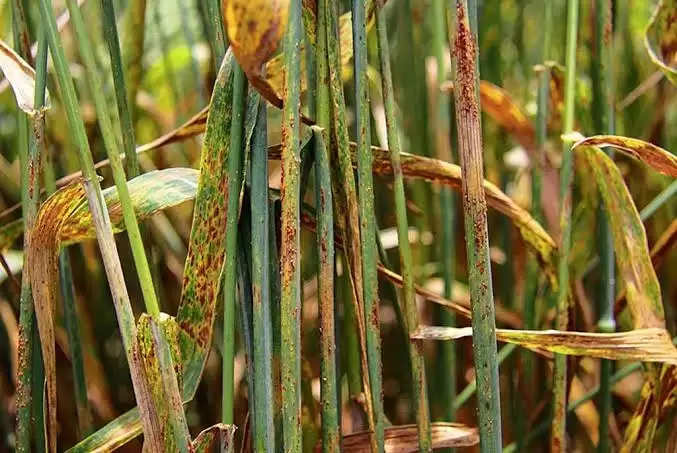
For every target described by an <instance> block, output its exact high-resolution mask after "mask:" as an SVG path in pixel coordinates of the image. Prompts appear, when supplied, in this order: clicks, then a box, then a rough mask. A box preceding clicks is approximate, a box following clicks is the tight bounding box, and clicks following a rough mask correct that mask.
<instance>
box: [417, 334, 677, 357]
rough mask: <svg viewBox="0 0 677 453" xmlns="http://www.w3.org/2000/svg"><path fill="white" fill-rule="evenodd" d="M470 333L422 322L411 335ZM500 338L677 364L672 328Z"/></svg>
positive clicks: (582, 352) (574, 352)
mask: <svg viewBox="0 0 677 453" xmlns="http://www.w3.org/2000/svg"><path fill="white" fill-rule="evenodd" d="M470 336H472V327H461V328H456V327H437V326H420V327H419V328H418V330H417V331H416V332H414V333H413V334H412V335H411V337H412V338H414V339H418V340H456V339H459V338H465V337H470ZM496 338H497V339H498V340H499V341H503V342H506V343H513V344H518V345H520V346H523V347H525V348H527V349H531V350H533V351H536V352H541V353H542V352H544V351H548V352H554V353H557V354H567V355H578V356H587V357H595V358H600V359H610V360H641V361H644V362H662V363H669V364H677V348H675V346H674V345H673V344H672V340H671V339H670V335H669V334H668V332H667V331H666V330H665V329H661V328H648V329H636V330H631V331H628V332H619V333H588V332H574V331H560V330H509V329H496Z"/></svg>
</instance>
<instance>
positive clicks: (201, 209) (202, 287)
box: [70, 50, 259, 452]
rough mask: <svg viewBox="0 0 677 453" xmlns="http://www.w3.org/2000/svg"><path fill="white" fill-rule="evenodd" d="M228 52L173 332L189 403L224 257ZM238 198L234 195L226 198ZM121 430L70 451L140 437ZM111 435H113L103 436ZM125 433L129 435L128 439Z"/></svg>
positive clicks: (132, 426) (251, 118) (132, 429)
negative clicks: (177, 330) (124, 438)
mask: <svg viewBox="0 0 677 453" xmlns="http://www.w3.org/2000/svg"><path fill="white" fill-rule="evenodd" d="M233 63H234V58H233V54H232V51H231V50H229V51H228V52H227V53H226V56H225V57H224V60H223V62H222V65H221V69H220V71H219V74H218V77H217V80H216V83H215V85H214V91H213V94H212V100H211V104H210V110H209V114H208V117H207V131H206V134H205V138H204V142H203V144H202V157H201V161H200V169H201V172H200V175H199V179H198V185H197V192H196V196H195V208H194V214H193V227H192V230H191V234H190V244H189V248H188V257H187V258H186V264H185V268H184V281H183V285H182V292H181V302H180V305H179V309H178V313H177V315H176V322H177V324H178V326H179V334H178V343H179V347H180V350H181V360H182V372H183V388H182V397H183V400H184V402H185V401H190V400H191V399H192V398H193V395H194V394H195V391H196V390H197V387H198V384H199V382H200V377H201V375H202V370H203V368H204V364H205V362H206V360H207V355H208V352H209V347H210V346H211V337H212V328H213V323H214V311H215V307H216V302H217V296H218V293H219V285H220V281H221V268H222V265H223V260H224V251H225V223H226V215H225V208H226V204H227V202H228V196H229V194H228V193H227V190H226V188H227V187H228V185H227V183H228V181H227V159H228V148H229V146H230V123H231V108H232V95H233V91H232V90H233V88H232V65H233ZM258 100H259V97H258V95H257V94H256V93H250V95H249V97H248V100H247V112H246V118H245V138H246V142H247V147H248V146H249V142H250V140H251V135H252V131H253V128H254V123H255V119H256V107H257V105H258ZM230 195H234V196H239V194H230ZM123 417H126V418H125V419H126V421H127V424H126V425H125V426H124V427H121V426H120V425H119V424H117V423H115V421H113V422H111V423H109V424H108V425H106V426H105V427H103V428H102V429H101V430H99V432H97V433H94V434H93V435H91V436H90V437H88V438H86V439H85V440H83V441H82V442H80V443H79V444H77V445H76V446H75V447H73V448H72V449H71V450H70V451H73V452H76V451H77V452H79V451H83V452H84V451H91V450H92V449H97V448H98V449H106V448H109V445H111V444H112V443H114V442H118V440H117V439H116V438H115V437H114V436H113V433H115V434H116V435H118V436H120V435H121V434H122V435H124V436H127V438H132V437H134V436H136V435H138V434H140V431H141V429H140V428H141V425H140V423H139V419H138V418H133V417H131V416H129V415H128V414H125V415H123ZM109 429H110V430H112V429H114V430H115V431H110V432H109V431H108V430H109ZM130 433H133V435H131V437H130Z"/></svg>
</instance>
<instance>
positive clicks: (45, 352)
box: [26, 182, 85, 449]
mask: <svg viewBox="0 0 677 453" xmlns="http://www.w3.org/2000/svg"><path fill="white" fill-rule="evenodd" d="M84 201H85V190H84V187H83V186H82V184H80V182H76V183H73V184H71V185H70V186H68V187H66V188H64V189H63V190H61V191H59V192H57V193H55V194H54V195H52V196H51V197H50V198H48V199H47V200H46V201H45V203H44V204H43V205H42V206H41V208H40V210H39V211H38V214H37V218H36V219H35V226H34V227H33V230H32V231H30V232H29V233H28V238H27V239H28V241H26V243H27V250H26V253H27V257H26V265H27V270H28V276H29V278H30V282H31V287H32V288H33V302H34V305H35V315H36V318H37V321H38V330H39V333H40V344H41V346H42V358H43V363H44V368H45V379H46V381H47V439H48V442H47V444H48V445H52V449H56V435H57V422H56V355H55V349H54V310H55V301H56V297H57V296H56V295H57V293H58V281H57V276H58V260H59V247H60V240H59V238H60V236H61V230H62V228H63V226H64V225H65V223H66V222H67V221H68V219H69V218H70V217H71V215H72V214H73V212H74V211H75V210H76V209H77V207H78V206H79V205H81V204H82V203H83V202H84Z"/></svg>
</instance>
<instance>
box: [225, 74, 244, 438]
mask: <svg viewBox="0 0 677 453" xmlns="http://www.w3.org/2000/svg"><path fill="white" fill-rule="evenodd" d="M246 102H247V78H246V77H245V75H244V71H242V68H241V67H240V65H239V64H238V63H237V62H234V64H233V116H232V122H231V126H230V146H229V152H228V189H227V198H228V199H227V203H228V204H227V208H226V209H227V211H226V251H225V255H226V259H225V261H224V265H223V388H222V392H223V393H222V400H221V421H222V422H223V423H225V424H227V425H229V424H232V423H233V403H234V400H235V393H234V388H233V370H234V368H233V366H234V359H235V297H236V293H237V288H236V277H237V275H236V274H237V267H236V266H237V260H236V259H235V257H236V254H237V230H238V210H239V206H240V191H241V188H242V166H243V163H242V157H243V154H244V151H243V149H244V147H243V140H242V137H243V131H244V116H245V108H246Z"/></svg>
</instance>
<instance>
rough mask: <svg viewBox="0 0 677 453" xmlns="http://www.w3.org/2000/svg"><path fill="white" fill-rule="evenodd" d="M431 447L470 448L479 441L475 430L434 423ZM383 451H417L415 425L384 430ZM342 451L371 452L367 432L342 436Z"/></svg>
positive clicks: (394, 452)
mask: <svg viewBox="0 0 677 453" xmlns="http://www.w3.org/2000/svg"><path fill="white" fill-rule="evenodd" d="M430 428H431V429H430V435H431V440H432V447H433V448H434V449H438V448H455V447H471V446H473V445H477V444H478V443H479V441H480V439H479V435H478V433H477V428H470V427H468V426H465V425H461V424H459V423H445V422H435V423H431V425H430ZM384 447H385V451H386V452H387V453H414V452H417V451H418V448H419V447H418V431H417V428H416V425H401V426H390V427H387V428H386V429H385V445H384ZM343 451H345V452H350V453H363V452H364V453H367V452H370V451H371V445H370V443H369V432H367V431H363V432H357V433H352V434H348V435H347V436H343Z"/></svg>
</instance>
